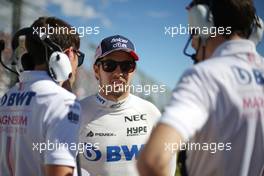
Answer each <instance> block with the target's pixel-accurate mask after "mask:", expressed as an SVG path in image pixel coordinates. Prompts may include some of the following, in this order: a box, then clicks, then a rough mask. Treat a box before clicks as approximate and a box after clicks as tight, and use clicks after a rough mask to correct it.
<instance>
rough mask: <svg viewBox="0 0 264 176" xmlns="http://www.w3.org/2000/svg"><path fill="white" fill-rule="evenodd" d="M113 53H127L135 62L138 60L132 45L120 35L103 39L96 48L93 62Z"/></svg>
mask: <svg viewBox="0 0 264 176" xmlns="http://www.w3.org/2000/svg"><path fill="white" fill-rule="evenodd" d="M114 51H125V52H127V53H129V54H130V55H131V56H132V57H133V58H134V59H135V60H136V61H137V60H138V59H139V57H138V55H137V54H136V52H135V46H134V44H133V43H132V42H131V41H130V40H129V39H127V38H126V37H124V36H122V35H114V36H110V37H107V38H104V39H103V40H102V41H101V43H100V44H99V46H98V47H97V48H96V52H95V56H94V58H95V61H97V59H100V58H103V57H105V56H106V55H108V54H110V53H112V52H114Z"/></svg>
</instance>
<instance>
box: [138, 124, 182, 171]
mask: <svg viewBox="0 0 264 176" xmlns="http://www.w3.org/2000/svg"><path fill="white" fill-rule="evenodd" d="M168 134H170V135H168ZM180 141H181V136H180V135H179V133H178V132H177V131H176V130H175V129H174V128H173V127H170V126H169V125H166V124H163V123H159V124H158V125H157V127H156V128H155V129H154V130H153V132H152V135H151V137H150V139H149V141H148V143H147V144H146V146H145V147H144V149H143V151H142V152H141V154H140V158H139V159H138V170H139V173H140V175H141V176H149V175H151V176H168V175H169V171H170V168H169V167H170V162H171V159H172V157H173V153H175V152H176V151H177V148H173V147H172V146H175V145H172V144H176V143H178V144H179V143H180Z"/></svg>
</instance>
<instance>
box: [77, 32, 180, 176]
mask: <svg viewBox="0 0 264 176" xmlns="http://www.w3.org/2000/svg"><path fill="white" fill-rule="evenodd" d="M137 60H138V56H137V54H136V53H135V49H134V45H133V43H132V42H131V41H130V40H129V39H127V38H125V37H123V36H121V35H115V36H110V37H107V38H105V39H103V40H102V41H101V43H100V45H99V46H98V48H97V50H96V54H95V63H94V72H95V76H96V79H97V80H98V81H99V92H98V93H97V94H96V95H92V96H90V97H87V98H85V99H83V100H81V107H82V109H83V114H82V119H83V122H82V127H81V135H80V142H81V143H88V144H89V145H92V149H91V148H90V149H88V150H86V151H85V152H84V153H83V154H82V155H81V166H82V168H84V169H86V170H87V171H88V172H89V173H90V175H91V176H95V175H101V176H113V175H114V176H124V175H127V176H128V175H133V176H136V175H138V173H137V169H136V164H135V162H136V160H137V156H138V154H139V152H140V150H141V149H142V147H143V146H144V144H145V142H146V140H147V139H148V137H149V134H150V132H151V130H152V128H153V125H154V124H155V122H156V121H157V118H158V117H159V116H160V112H159V110H158V109H157V108H156V107H155V106H154V105H153V104H151V103H150V102H148V101H146V100H143V99H141V98H139V97H137V96H135V95H132V94H131V93H130V92H129V88H128V87H127V89H126V88H125V87H126V86H128V85H130V84H131V79H132V77H133V75H134V73H135V68H136V61H137ZM175 164H176V162H175V161H174V169H173V168H172V169H171V172H172V174H171V175H174V172H175Z"/></svg>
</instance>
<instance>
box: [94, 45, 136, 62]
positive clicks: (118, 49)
mask: <svg viewBox="0 0 264 176" xmlns="http://www.w3.org/2000/svg"><path fill="white" fill-rule="evenodd" d="M114 51H125V52H127V53H129V54H130V55H131V56H132V57H133V59H135V61H138V60H139V57H138V55H137V54H136V52H135V51H134V50H132V49H129V48H116V49H114V50H111V51H108V52H105V53H104V54H103V55H101V56H100V57H98V58H96V60H97V59H100V58H103V57H105V56H106V55H108V54H110V53H112V52H114Z"/></svg>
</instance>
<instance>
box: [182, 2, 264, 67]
mask: <svg viewBox="0 0 264 176" xmlns="http://www.w3.org/2000/svg"><path fill="white" fill-rule="evenodd" d="M211 7H212V0H211V1H209V5H206V4H198V3H197V4H196V3H194V2H192V3H191V4H190V5H189V7H188V8H187V10H188V16H189V25H190V27H191V28H196V27H198V28H200V29H202V28H203V27H206V28H207V29H210V28H211V27H214V18H213V14H212V11H211V9H212V8H211ZM263 31H264V24H263V21H262V19H261V18H260V17H258V16H257V15H255V19H254V22H253V24H252V26H251V31H250V35H249V37H248V39H249V40H251V41H253V42H254V43H255V45H258V44H259V43H260V41H261V40H262V37H263ZM190 32H191V35H190V37H189V39H188V41H187V43H186V45H185V47H184V50H183V53H184V55H186V56H188V57H191V59H192V60H193V61H194V63H195V64H196V63H197V62H198V61H197V59H196V54H197V53H195V54H188V53H187V48H188V46H189V44H190V42H191V40H192V38H193V36H194V35H196V36H198V37H199V46H198V50H199V49H200V47H202V49H203V51H202V52H203V58H202V59H203V60H204V59H205V58H204V57H205V45H206V41H207V39H209V38H210V33H208V34H204V33H199V34H195V33H193V31H190ZM198 50H197V51H198Z"/></svg>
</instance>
